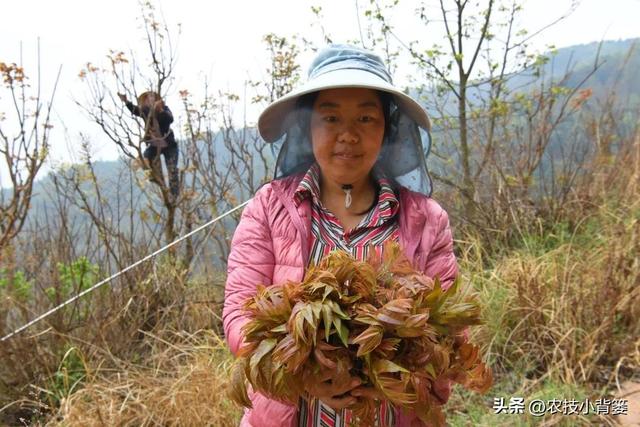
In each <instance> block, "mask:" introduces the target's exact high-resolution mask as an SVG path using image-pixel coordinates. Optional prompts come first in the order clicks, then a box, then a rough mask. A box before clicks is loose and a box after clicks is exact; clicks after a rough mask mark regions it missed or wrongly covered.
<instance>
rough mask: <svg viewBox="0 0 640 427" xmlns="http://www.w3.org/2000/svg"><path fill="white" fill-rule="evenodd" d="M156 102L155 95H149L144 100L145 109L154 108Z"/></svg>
mask: <svg viewBox="0 0 640 427" xmlns="http://www.w3.org/2000/svg"><path fill="white" fill-rule="evenodd" d="M155 102H156V96H155V95H154V94H153V93H149V94H147V96H146V97H145V98H144V106H145V107H149V108H151V107H153V104H154V103H155Z"/></svg>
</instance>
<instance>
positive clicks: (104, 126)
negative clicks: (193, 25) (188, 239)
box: [77, 1, 179, 242]
mask: <svg viewBox="0 0 640 427" xmlns="http://www.w3.org/2000/svg"><path fill="white" fill-rule="evenodd" d="M140 7H141V19H142V24H143V25H142V27H143V31H144V35H145V44H146V52H145V55H144V59H142V58H143V55H140V54H138V53H136V52H131V53H130V55H129V57H127V55H126V54H125V53H124V52H122V51H116V50H112V51H110V52H109V54H108V55H107V58H108V60H109V64H108V66H107V67H106V68H100V67H98V66H95V65H93V64H92V63H87V65H86V66H85V67H84V68H83V69H82V70H81V71H80V75H79V76H80V78H82V79H83V80H84V81H85V83H86V86H87V89H88V96H87V99H86V100H85V101H79V102H77V104H78V105H79V106H80V107H81V108H82V109H83V110H84V111H85V112H86V113H87V114H88V116H89V117H90V118H91V120H92V121H94V122H95V123H96V124H98V125H99V127H100V129H101V130H102V132H103V133H104V135H106V136H107V137H108V138H109V139H110V140H111V141H112V142H113V143H114V144H116V145H117V146H118V148H119V149H120V152H121V153H122V154H123V156H125V157H126V158H129V159H131V160H133V161H134V162H135V163H136V164H137V165H138V167H139V168H141V169H143V170H145V172H146V174H147V175H148V177H149V179H150V180H151V181H152V182H153V183H155V184H157V189H158V195H159V197H160V199H161V202H162V205H163V207H164V212H163V213H162V217H163V223H164V234H165V239H166V241H167V242H171V241H173V240H174V239H175V238H176V236H177V231H176V220H177V215H178V212H177V211H178V204H179V203H178V202H179V201H177V200H175V198H174V197H173V195H172V194H171V191H170V188H169V185H167V182H166V181H165V179H164V176H163V173H162V170H161V169H159V168H152V167H151V164H150V163H149V162H147V161H145V158H144V155H143V150H144V147H143V139H144V136H143V135H144V132H145V123H143V121H140V120H137V119H136V118H135V117H133V116H132V115H131V114H130V113H129V111H128V110H126V109H125V108H124V105H123V103H122V102H121V100H120V99H118V96H116V92H117V93H122V94H125V95H126V97H127V98H129V99H136V98H137V96H138V95H139V94H141V93H143V92H146V91H148V90H153V91H155V92H156V93H158V94H160V96H161V97H164V96H165V94H166V93H167V91H168V90H169V87H170V85H171V84H172V82H173V78H174V76H173V74H174V71H175V65H176V60H177V52H176V49H175V46H174V42H173V39H174V33H173V32H172V31H171V30H170V28H169V26H168V24H167V23H166V22H165V21H164V20H162V19H161V18H158V16H157V12H156V9H155V7H154V6H153V5H152V4H151V2H148V1H147V2H144V3H140ZM141 86H142V89H140V87H141ZM114 87H115V90H114Z"/></svg>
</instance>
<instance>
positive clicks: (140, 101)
mask: <svg viewBox="0 0 640 427" xmlns="http://www.w3.org/2000/svg"><path fill="white" fill-rule="evenodd" d="M151 95H153V96H154V98H155V99H156V101H162V98H161V97H160V95H159V94H158V93H157V92H154V91H152V90H148V91H146V92H143V93H141V94H140V95H138V106H142V105H144V102H145V101H146V100H147V98H148V97H149V96H151Z"/></svg>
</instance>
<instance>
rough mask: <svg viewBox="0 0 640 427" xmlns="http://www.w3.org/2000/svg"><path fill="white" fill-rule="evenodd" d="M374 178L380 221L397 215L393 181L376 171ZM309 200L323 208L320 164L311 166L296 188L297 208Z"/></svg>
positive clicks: (397, 203) (295, 200)
mask: <svg viewBox="0 0 640 427" xmlns="http://www.w3.org/2000/svg"><path fill="white" fill-rule="evenodd" d="M373 176H374V178H375V179H376V181H377V183H378V186H379V188H380V192H379V194H378V208H379V211H380V213H381V215H380V217H381V218H380V219H381V220H384V219H387V218H388V217H390V216H393V215H394V214H395V212H396V211H397V209H396V208H397V206H398V205H399V201H398V198H397V197H396V194H395V193H394V191H393V187H392V186H391V181H390V180H389V179H388V178H386V177H385V176H384V174H383V173H382V172H381V171H379V170H378V169H374V175H373ZM307 198H310V199H311V201H312V203H313V204H315V205H316V206H322V204H321V202H320V166H319V165H318V163H313V164H312V165H311V167H310V168H309V170H307V173H306V174H305V175H304V176H303V177H302V179H301V180H300V183H299V184H298V188H296V191H295V192H294V194H293V200H294V202H295V204H296V206H300V203H302V201H303V200H305V199H307Z"/></svg>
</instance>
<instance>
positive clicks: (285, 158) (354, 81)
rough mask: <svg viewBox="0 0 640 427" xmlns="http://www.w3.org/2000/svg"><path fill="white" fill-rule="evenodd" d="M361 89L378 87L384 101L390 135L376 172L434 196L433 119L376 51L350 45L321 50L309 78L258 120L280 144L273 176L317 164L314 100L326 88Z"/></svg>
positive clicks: (268, 138) (263, 131) (265, 133)
mask: <svg viewBox="0 0 640 427" xmlns="http://www.w3.org/2000/svg"><path fill="white" fill-rule="evenodd" d="M347 87H362V88H368V89H373V90H376V91H377V92H378V93H379V94H380V96H381V99H382V100H383V104H384V105H385V134H384V140H383V143H382V148H381V150H380V154H379V156H378V159H377V161H376V163H375V165H374V167H373V170H372V173H373V174H382V175H384V176H385V177H386V178H388V179H389V180H390V181H391V182H392V185H394V186H395V187H396V190H397V189H398V187H399V186H404V187H407V188H409V189H410V190H413V191H417V192H420V193H423V194H425V195H428V196H430V195H431V191H432V181H431V178H430V176H429V172H428V169H427V162H426V160H427V157H428V155H429V152H430V149H431V135H430V133H429V129H430V122H429V118H428V116H427V114H426V112H425V111H424V108H423V107H422V106H421V105H420V104H418V103H417V102H416V101H415V100H413V99H412V98H411V97H410V96H408V95H406V94H405V93H403V92H402V91H400V90H399V89H397V88H396V87H394V86H393V84H392V82H391V76H390V75H389V74H388V72H387V70H386V66H385V65H384V63H383V61H382V60H381V59H380V57H378V56H377V55H375V54H373V53H371V52H369V51H366V50H363V49H360V48H357V47H354V46H349V45H330V46H328V47H327V48H326V49H324V50H322V51H320V52H319V53H318V55H317V57H316V59H315V60H314V61H313V62H312V64H311V67H310V69H309V74H308V79H307V82H306V83H305V84H303V85H302V87H300V88H299V89H297V90H294V91H292V92H291V93H289V94H287V95H285V96H284V97H282V98H280V99H279V100H277V101H275V102H274V103H272V104H271V105H270V106H269V107H267V108H266V109H265V111H264V112H263V113H262V114H261V116H260V119H259V120H258V129H259V131H260V134H261V135H262V137H263V138H264V140H265V141H267V142H272V143H274V146H272V150H274V151H275V149H276V148H278V149H279V150H278V156H277V160H276V166H275V173H274V179H279V178H283V177H286V176H289V175H292V174H297V173H304V172H306V171H307V170H308V169H309V167H310V166H311V165H312V164H313V163H314V161H315V158H314V156H313V150H312V145H311V140H310V134H311V133H310V118H311V110H312V105H313V100H314V99H315V96H316V95H317V93H318V92H320V91H322V90H325V89H333V88H347Z"/></svg>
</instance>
